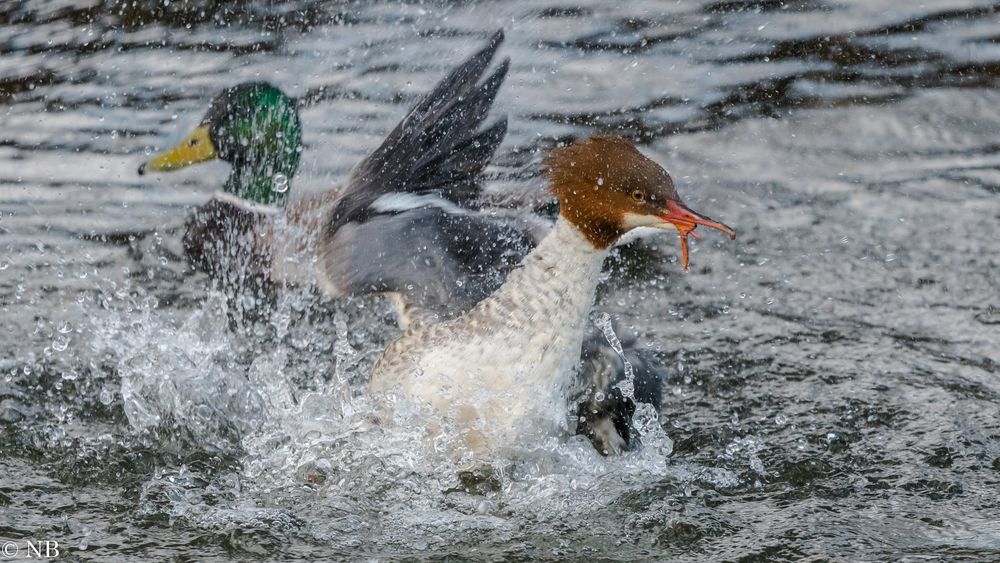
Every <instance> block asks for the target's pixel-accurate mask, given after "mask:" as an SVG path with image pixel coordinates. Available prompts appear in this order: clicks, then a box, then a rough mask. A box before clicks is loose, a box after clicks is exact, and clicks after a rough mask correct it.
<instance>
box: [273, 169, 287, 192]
mask: <svg viewBox="0 0 1000 563" xmlns="http://www.w3.org/2000/svg"><path fill="white" fill-rule="evenodd" d="M271 189H273V190H274V191H276V192H278V193H279V194H283V193H285V192H287V191H288V176H285V175H284V174H282V173H281V172H279V173H277V174H275V175H274V177H273V178H272V179H271Z"/></svg>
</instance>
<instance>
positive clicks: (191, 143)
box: [188, 139, 198, 147]
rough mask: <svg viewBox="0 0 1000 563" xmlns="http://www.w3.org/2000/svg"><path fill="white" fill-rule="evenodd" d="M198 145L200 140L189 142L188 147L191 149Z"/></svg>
mask: <svg viewBox="0 0 1000 563" xmlns="http://www.w3.org/2000/svg"><path fill="white" fill-rule="evenodd" d="M197 144H198V139H191V140H190V141H188V146H189V147H193V146H195V145H197Z"/></svg>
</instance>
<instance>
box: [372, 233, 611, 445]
mask: <svg viewBox="0 0 1000 563" xmlns="http://www.w3.org/2000/svg"><path fill="white" fill-rule="evenodd" d="M605 256H606V252H605V251H602V250H597V249H595V248H594V247H593V246H592V245H591V244H590V243H589V242H588V241H587V240H586V238H585V237H584V236H583V235H582V234H580V232H579V231H577V230H576V228H575V227H573V226H572V225H570V224H569V223H568V222H566V221H564V220H562V219H560V220H559V221H558V222H557V223H556V226H555V228H554V229H553V230H552V232H551V233H550V234H549V235H548V236H547V237H546V238H545V239H544V240H543V241H542V242H541V244H539V246H538V247H537V248H536V249H535V250H534V251H533V252H532V253H531V254H529V255H528V256H527V257H525V259H524V261H523V262H522V264H521V266H520V267H519V268H518V269H517V270H515V271H514V272H512V273H511V275H510V276H509V278H508V279H507V282H506V283H505V284H504V285H503V286H502V287H501V288H500V289H498V290H497V291H496V292H495V293H494V294H493V295H491V296H490V297H488V298H487V299H485V300H484V301H482V302H481V303H479V304H478V305H477V306H476V307H475V308H474V309H473V310H471V311H470V312H469V313H467V314H466V315H464V316H462V317H459V318H457V319H454V320H452V321H449V322H445V323H441V324H437V325H433V326H429V327H420V328H417V329H415V330H412V331H410V332H408V333H407V334H406V335H404V336H403V337H402V338H400V339H399V340H397V341H396V342H394V343H393V344H392V345H391V346H390V347H389V348H388V349H387V350H386V351H385V352H384V353H383V355H382V357H381V358H380V359H379V361H378V363H377V364H376V366H375V368H374V371H373V373H372V381H371V384H370V388H371V389H372V391H374V392H375V393H377V394H380V395H381V396H383V397H392V398H393V399H395V400H403V401H405V402H408V403H411V404H413V405H416V406H419V407H425V408H429V410H430V412H432V413H435V414H436V415H437V416H438V417H439V418H440V420H438V421H433V424H435V425H437V424H442V425H445V426H448V425H452V424H453V425H456V426H457V430H458V431H459V432H460V433H461V434H462V435H463V436H464V438H465V441H466V443H467V445H469V446H471V447H472V448H473V449H474V450H475V451H477V452H482V451H484V450H490V449H494V448H496V447H502V446H503V445H505V444H509V443H511V442H512V441H518V440H524V439H525V438H526V437H527V436H528V435H533V434H536V433H544V434H550V433H551V432H552V431H553V430H555V429H557V428H560V427H562V426H564V425H565V423H566V414H567V413H566V408H567V406H566V403H567V401H566V396H565V392H566V390H567V386H568V383H569V381H570V380H571V375H572V372H573V369H574V367H575V365H576V363H577V361H578V360H579V358H580V348H581V346H582V341H583V330H584V324H585V323H586V322H587V316H588V314H589V312H590V309H591V306H592V305H593V299H594V292H595V290H596V287H597V282H598V275H599V273H600V268H601V265H602V263H603V261H604V258H605Z"/></svg>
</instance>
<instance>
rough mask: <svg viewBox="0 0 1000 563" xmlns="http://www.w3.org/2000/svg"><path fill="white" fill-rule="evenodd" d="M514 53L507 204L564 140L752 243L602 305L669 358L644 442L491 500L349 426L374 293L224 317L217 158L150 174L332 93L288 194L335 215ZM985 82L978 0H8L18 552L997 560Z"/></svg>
mask: <svg viewBox="0 0 1000 563" xmlns="http://www.w3.org/2000/svg"><path fill="white" fill-rule="evenodd" d="M136 4H138V5H136ZM497 28H503V29H504V30H505V31H506V33H507V42H506V44H505V45H504V47H503V49H502V54H503V55H505V56H509V57H510V58H511V60H512V66H511V72H510V76H509V78H508V79H507V82H506V84H505V85H504V87H503V89H502V90H501V92H500V95H499V98H498V101H497V105H496V106H497V107H496V111H497V113H506V114H507V115H509V117H510V124H511V127H510V133H509V135H508V137H507V140H506V141H505V143H504V145H503V147H502V148H501V154H500V155H498V158H497V160H496V162H495V164H496V165H495V166H494V167H493V168H491V171H490V173H491V175H492V177H493V179H494V180H496V182H494V186H499V188H495V189H496V190H497V191H499V192H502V191H503V189H504V186H515V185H519V186H525V185H527V186H535V187H537V186H538V185H539V184H540V179H538V178H537V177H535V176H533V175H532V170H533V168H532V167H531V163H532V162H533V161H534V160H536V159H537V156H538V153H537V151H538V150H539V149H540V148H541V147H545V146H549V145H551V144H552V143H553V142H554V141H556V140H560V139H568V138H572V137H577V136H583V135H587V134H590V133H593V132H618V133H621V134H625V135H628V136H631V137H632V138H634V139H636V140H637V141H640V142H641V143H642V147H643V150H644V151H645V152H646V153H647V154H649V155H651V156H653V157H654V158H655V159H656V160H658V161H659V162H661V163H663V164H664V165H665V166H666V168H667V169H668V170H670V171H671V172H672V173H673V175H674V177H675V179H676V180H677V182H678V186H679V190H680V192H681V194H682V195H683V196H684V198H685V199H686V201H687V202H688V203H689V204H690V205H691V206H692V207H693V208H694V209H698V210H703V211H704V212H705V213H707V214H709V215H711V216H713V217H716V218H718V219H720V220H723V221H725V222H726V223H729V224H731V225H734V226H735V227H736V228H737V230H738V231H739V233H740V238H739V239H738V240H737V241H736V242H735V243H731V242H729V241H727V240H724V239H723V237H718V236H712V235H708V236H706V237H704V240H703V241H701V242H695V243H693V244H694V246H693V249H692V250H693V252H692V266H693V267H692V270H691V271H690V272H689V273H687V274H683V273H681V272H680V268H679V264H678V249H677V245H676V240H675V237H671V236H669V235H665V236H664V237H663V239H662V244H659V246H658V247H656V248H653V249H652V252H651V253H650V252H649V250H650V249H648V248H647V249H646V250H647V252H645V253H642V254H643V256H644V258H643V260H642V261H641V263H640V265H639V268H638V269H640V270H644V272H642V273H643V274H644V275H641V276H631V277H626V276H624V275H623V276H622V279H621V280H612V283H611V284H610V287H609V289H608V290H607V291H605V292H604V293H603V296H602V299H601V303H600V304H599V306H600V308H601V309H602V310H605V311H609V312H611V313H612V314H613V315H614V316H615V317H616V318H617V319H618V320H619V323H620V325H621V327H622V330H623V331H627V332H628V333H629V334H630V335H637V336H638V338H639V339H640V341H641V342H643V343H644V345H646V346H648V347H649V349H650V350H651V351H654V352H655V353H656V354H657V355H658V357H659V359H660V360H661V361H662V362H663V363H665V364H666V365H668V366H670V368H671V379H670V381H668V382H667V387H666V390H667V393H666V396H665V401H664V408H663V410H662V413H661V420H660V422H661V423H662V430H657V429H656V428H654V429H653V430H652V431H651V438H650V439H649V440H647V442H648V447H647V448H646V449H645V450H644V451H643V452H640V453H638V454H631V455H629V456H624V457H622V458H617V459H607V460H605V459H601V458H599V457H597V456H596V455H594V454H593V453H592V452H591V451H589V450H588V447H586V446H585V445H584V444H580V443H579V442H577V441H573V440H558V441H555V442H554V443H553V444H545V445H542V446H540V447H539V450H538V451H536V452H534V453H531V454H526V455H525V457H524V459H523V460H520V461H518V462H516V463H515V469H514V470H513V471H512V472H511V473H510V474H509V475H508V476H507V477H506V478H505V479H506V480H505V481H504V483H503V488H502V490H501V491H499V492H497V493H491V494H489V495H487V496H485V497H484V496H475V495H467V494H465V493H457V492H447V491H448V490H449V489H450V488H451V487H453V486H454V481H455V474H454V472H453V471H451V470H450V469H449V468H442V467H437V466H433V465H428V464H426V462H424V461H421V460H414V459H412V458H411V457H410V456H409V454H408V450H407V448H406V441H407V439H408V437H407V436H391V435H390V436H382V437H380V438H378V439H374V438H370V437H365V435H364V432H361V431H358V430H357V426H358V424H359V422H358V421H359V420H360V419H361V418H363V416H361V415H359V414H358V413H357V412H355V411H351V409H352V408H358V407H359V406H360V408H361V410H363V407H364V404H365V403H364V402H363V399H358V398H356V397H353V398H352V397H351V389H353V387H352V386H353V385H354V384H355V383H356V380H357V379H358V378H359V377H361V376H363V374H364V373H365V370H366V369H367V368H366V366H367V364H368V363H370V362H371V360H372V359H373V357H374V355H376V354H377V353H378V351H379V350H380V347H381V346H382V345H384V343H385V342H387V341H388V340H389V339H391V338H392V337H393V335H394V334H396V332H394V331H395V330H396V329H395V328H394V327H393V324H392V319H391V316H390V315H389V314H388V309H387V307H386V306H385V304H383V303H381V302H379V301H377V300H356V301H351V302H347V303H337V302H330V301H326V300H322V299H318V298H316V297H314V296H303V295H297V294H290V295H288V296H285V297H283V298H282V299H283V300H282V301H281V303H280V306H279V307H278V308H277V309H276V311H275V312H274V313H273V315H272V316H270V317H268V318H264V319H261V320H259V322H258V323H256V324H254V325H252V326H232V325H231V323H229V322H228V321H227V320H226V316H225V314H224V313H220V312H219V310H220V309H221V308H223V307H224V300H221V299H220V298H219V297H218V295H216V294H215V293H213V292H212V291H210V289H209V285H208V283H207V281H206V280H205V278H204V277H202V276H200V275H193V274H191V273H190V272H186V271H184V269H183V267H182V266H178V264H179V263H178V262H177V260H175V256H173V254H171V250H170V249H171V248H172V247H171V240H169V239H170V232H171V231H170V229H171V226H173V227H176V225H179V224H180V223H181V222H182V221H183V218H184V216H185V215H186V214H187V213H188V210H189V208H190V207H191V206H194V205H197V204H199V203H201V202H203V201H205V200H206V199H207V198H208V197H209V195H210V193H211V191H212V190H213V189H215V188H216V187H217V186H219V185H221V183H222V180H223V179H224V177H225V174H226V165H224V164H221V163H215V164H211V165H205V166H202V167H199V168H197V169H192V170H189V171H184V172H181V173H177V174H174V175H169V176H160V177H149V176H146V177H138V176H137V175H136V173H135V170H136V167H137V166H138V164H139V163H140V162H141V161H143V160H144V158H145V157H146V155H148V154H149V152H150V151H151V150H154V149H158V148H163V147H165V146H167V145H168V144H169V143H170V142H171V141H173V140H176V139H179V138H180V136H181V135H183V134H184V133H186V132H187V130H188V129H189V128H190V127H191V126H192V125H194V124H195V123H196V122H197V120H198V119H199V118H200V116H201V114H202V113H203V111H204V109H205V107H206V106H207V103H208V101H209V100H210V98H211V97H212V96H213V95H214V94H215V93H216V92H217V91H219V90H220V89H222V88H223V87H226V86H230V85H232V84H235V83H237V82H240V81H243V80H260V79H265V80H269V81H272V82H274V83H275V84H277V85H279V86H280V87H281V88H283V89H284V90H285V91H286V92H288V93H290V94H292V95H296V96H309V97H311V98H314V99H315V100H316V101H315V103H314V104H313V105H311V106H310V107H309V108H308V109H307V110H306V111H305V112H304V114H303V119H304V122H305V132H304V134H305V140H306V143H307V147H306V151H305V153H304V156H303V165H302V168H301V172H300V174H299V176H297V177H296V179H295V182H294V186H293V189H294V190H295V191H296V192H298V193H307V192H312V191H317V190H322V189H324V188H326V187H328V186H329V185H331V184H332V183H334V182H336V181H337V179H339V178H341V177H343V175H344V174H345V173H346V172H347V171H348V170H349V169H350V168H351V167H352V166H353V165H354V164H355V163H356V162H357V161H358V160H359V159H360V158H361V157H362V156H364V154H365V153H366V152H367V151H368V150H370V149H371V148H373V147H374V146H375V145H376V144H377V143H378V141H379V140H380V138H381V137H382V136H383V135H384V134H385V133H386V132H387V131H388V130H389V129H390V128H391V127H392V126H393V125H394V124H395V122H396V121H397V120H398V119H399V118H400V117H401V116H402V115H403V113H404V112H405V110H406V108H407V107H408V105H409V104H411V103H412V102H413V100H414V99H415V98H416V96H418V95H419V94H420V93H422V92H424V91H426V90H427V89H428V88H429V87H430V86H431V85H432V84H433V83H434V82H435V81H436V80H437V79H438V78H439V77H440V76H442V75H443V74H444V72H446V70H447V69H448V68H450V67H451V66H452V65H454V64H455V63H457V62H459V61H460V60H461V59H463V58H464V57H465V56H466V54H468V53H470V52H471V51H472V50H473V49H475V48H476V47H478V46H479V45H481V44H482V43H483V41H484V40H485V38H486V37H487V36H488V34H489V33H490V32H491V31H493V30H494V29H497ZM998 85H1000V4H995V3H990V2H974V1H969V0H941V1H926V2H899V1H896V0H855V1H841V2H821V1H809V0H802V1H779V0H760V1H757V2H741V1H736V0H732V1H726V0H723V1H716V2H701V1H693V0H691V1H688V0H684V1H677V2H652V1H648V2H647V1H635V2H586V1H580V0H575V1H572V2H552V1H544V2H537V1H527V0H525V1H513V2H460V3H418V2H404V3H386V4H382V3H366V2H361V3H353V2H352V3H333V2H330V3H326V2H323V3H312V2H304V1H303V2H292V3H286V4H280V5H279V4H271V3H267V2H212V1H203V2H183V1H178V0H173V1H171V2H169V3H167V2H162V3H158V4H157V3H152V2H143V1H140V2H137V3H133V2H131V1H130V2H116V1H113V0H108V1H105V2H90V3H82V2H60V1H51V2H45V1H32V2H6V3H3V4H2V5H0V319H2V321H0V540H9V541H16V542H18V544H19V545H20V546H21V547H22V548H23V547H24V543H23V542H24V541H25V540H27V539H32V538H34V539H49V540H56V541H59V542H60V546H61V549H62V550H63V551H62V556H61V557H62V558H63V559H67V560H73V559H74V558H75V559H78V560H95V561H97V560H100V561H113V560H120V559H123V558H141V559H148V560H163V559H171V560H177V561H188V560H190V561H207V560H226V559H230V558H234V559H242V560H255V559H277V558H286V559H288V560H296V559H298V560H306V561H311V560H328V559H342V558H357V557H386V558H398V557H403V556H412V557H416V558H435V557H453V558H458V559H466V558H468V559H494V560H499V559H533V560H534V559H557V558H602V559H603V558H608V559H622V560H625V559H636V558H640V559H665V558H672V559H678V560H740V559H742V560H759V561H764V560H779V559H807V560H886V559H892V560H898V559H905V560H933V559H948V560H957V559H966V560H971V561H985V560H1000V499H998V491H1000V255H998V247H1000V242H998V241H1000V92H998V90H997V86H998ZM150 229H158V234H156V235H151V237H146V238H144V239H142V240H137V241H132V242H131V244H130V241H129V240H128V238H127V237H125V236H112V237H108V236H102V235H108V234H109V233H123V232H129V231H147V230H150ZM161 239H162V240H161ZM650 255H652V256H653V258H650ZM629 269H632V270H634V269H636V268H633V267H631V266H629ZM633 273H634V272H633ZM358 401H360V402H358ZM524 460H527V461H524ZM312 467H324V468H325V469H326V471H327V472H328V473H329V474H330V475H331V478H329V479H328V480H327V481H326V482H325V483H323V484H321V485H316V484H313V483H310V482H309V481H308V479H306V478H305V476H306V475H307V474H309V472H310V471H311V470H310V469H309V468H312ZM22 555H23V551H22Z"/></svg>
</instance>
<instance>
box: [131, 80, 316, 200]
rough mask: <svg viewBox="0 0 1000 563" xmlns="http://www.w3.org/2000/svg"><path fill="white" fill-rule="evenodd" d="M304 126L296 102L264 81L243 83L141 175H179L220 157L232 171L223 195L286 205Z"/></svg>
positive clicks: (215, 102) (223, 96)
mask: <svg viewBox="0 0 1000 563" xmlns="http://www.w3.org/2000/svg"><path fill="white" fill-rule="evenodd" d="M301 153H302V123H301V121H300V119H299V111H298V107H297V106H296V103H295V100H293V99H292V98H289V97H288V96H286V95H285V94H284V93H283V92H282V91H281V90H279V89H277V88H275V87H274V86H272V85H270V84H267V83H265V82H245V83H243V84H239V85H237V86H233V87H232V88H228V89H227V90H225V91H223V92H222V93H221V94H219V95H218V96H216V97H215V99H214V100H212V105H211V106H210V107H209V108H208V112H206V113H205V117H204V118H203V119H202V120H201V124H200V125H199V126H198V127H197V128H196V129H195V130H194V131H193V132H192V133H191V134H190V135H188V136H187V137H186V138H184V140H183V141H181V142H180V143H179V144H178V145H177V146H175V147H174V148H172V149H169V150H167V151H165V152H163V153H160V154H158V155H156V156H154V157H153V158H151V159H150V160H148V161H147V162H146V163H144V164H143V165H142V166H141V167H140V168H139V173H140V174H143V173H145V172H166V171H171V170H178V169H180V168H184V167H186V166H189V165H191V164H196V163H198V162H205V161H207V160H213V159H215V158H219V159H221V160H224V161H226V162H228V163H230V164H232V166H233V169H232V172H230V174H229V179H227V180H226V185H225V187H224V189H225V191H227V192H229V193H231V194H234V195H236V196H239V197H241V198H244V199H248V200H251V201H254V202H257V203H264V204H283V203H284V202H285V201H286V198H287V195H288V188H289V182H290V181H291V179H292V177H293V176H294V175H295V172H296V170H298V167H299V157H300V156H301Z"/></svg>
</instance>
